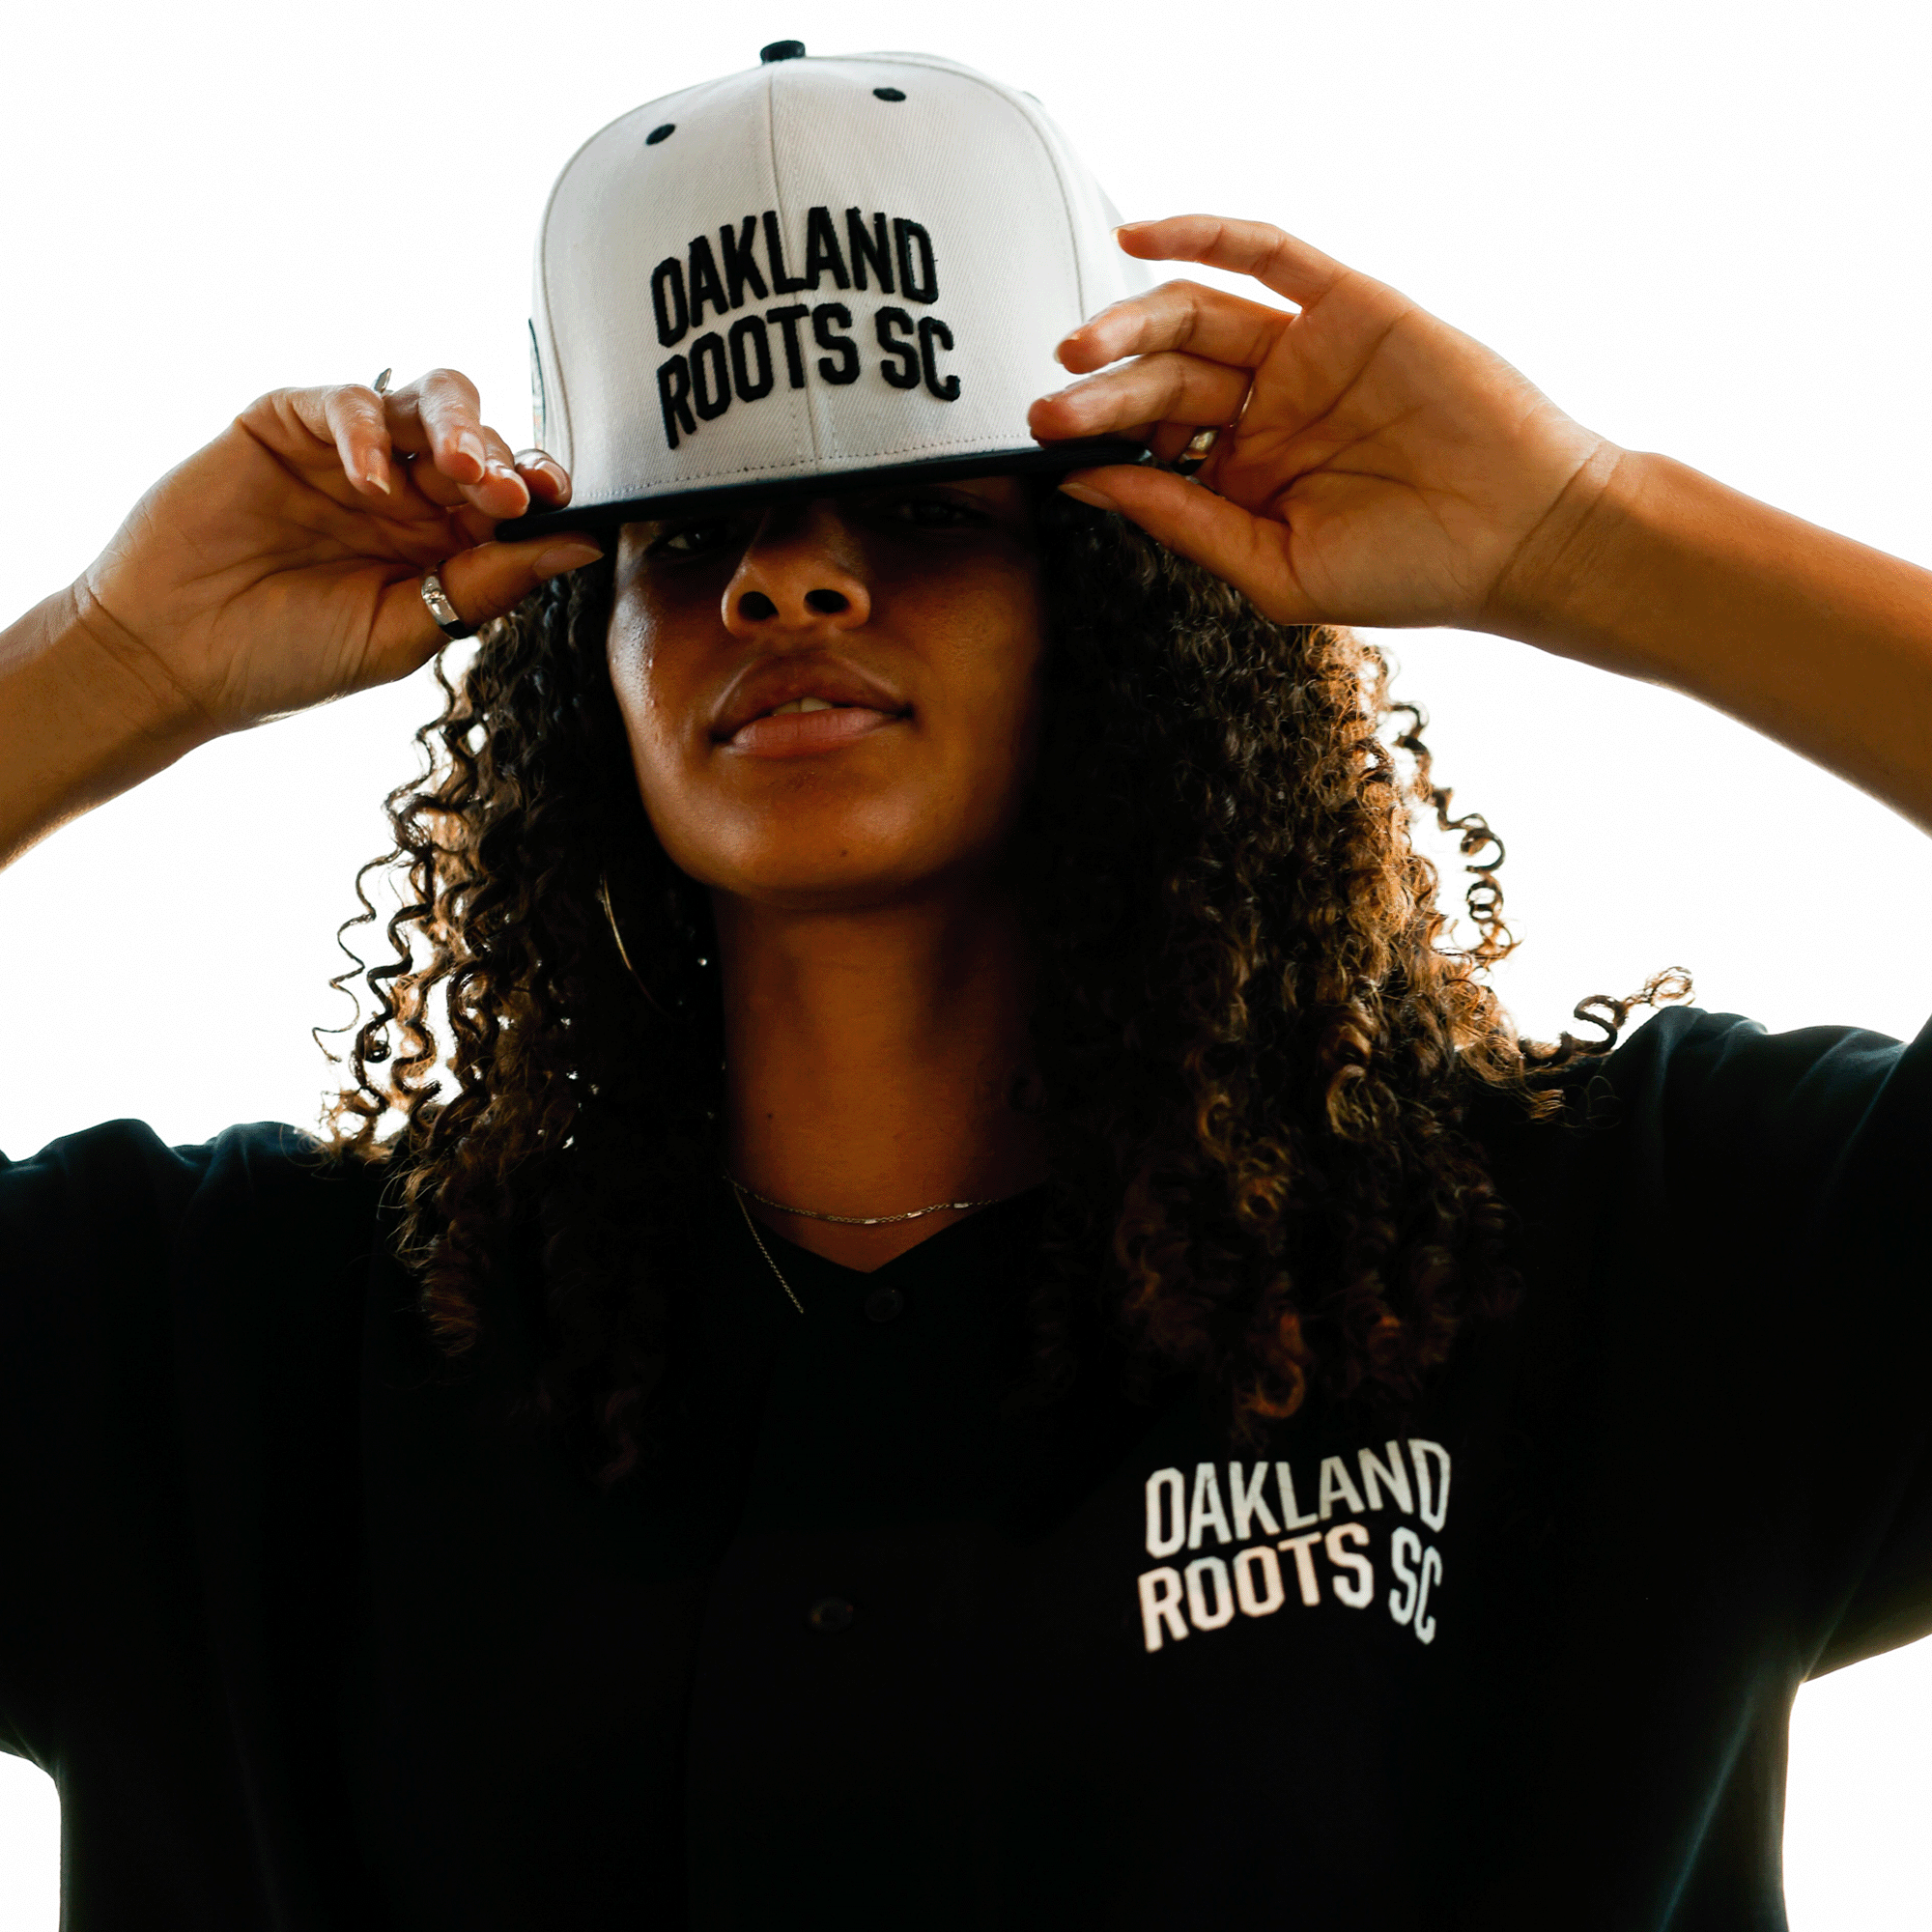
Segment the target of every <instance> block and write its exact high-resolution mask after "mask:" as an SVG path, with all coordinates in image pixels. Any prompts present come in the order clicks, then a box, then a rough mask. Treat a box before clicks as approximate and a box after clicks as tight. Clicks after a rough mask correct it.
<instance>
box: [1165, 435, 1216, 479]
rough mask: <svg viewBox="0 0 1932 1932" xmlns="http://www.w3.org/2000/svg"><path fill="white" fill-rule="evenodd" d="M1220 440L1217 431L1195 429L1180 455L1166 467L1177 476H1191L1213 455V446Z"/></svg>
mask: <svg viewBox="0 0 1932 1932" xmlns="http://www.w3.org/2000/svg"><path fill="white" fill-rule="evenodd" d="M1219 440H1221V432H1220V431H1219V430H1218V429H1197V430H1196V431H1195V432H1194V434H1193V435H1192V436H1190V437H1189V438H1188V439H1187V441H1186V443H1185V445H1184V446H1183V447H1182V449H1181V451H1180V454H1179V456H1177V457H1176V458H1175V459H1174V461H1173V462H1172V463H1170V464H1169V465H1168V466H1167V467H1168V468H1169V469H1171V470H1173V471H1174V473H1175V474H1176V475H1177V476H1192V475H1193V474H1194V472H1195V471H1196V470H1197V469H1200V468H1201V466H1202V465H1203V464H1204V463H1206V462H1207V461H1208V457H1209V456H1211V455H1212V454H1213V451H1214V445H1215V443H1217V442H1218V441H1219Z"/></svg>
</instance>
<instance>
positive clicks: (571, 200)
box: [503, 42, 1146, 535]
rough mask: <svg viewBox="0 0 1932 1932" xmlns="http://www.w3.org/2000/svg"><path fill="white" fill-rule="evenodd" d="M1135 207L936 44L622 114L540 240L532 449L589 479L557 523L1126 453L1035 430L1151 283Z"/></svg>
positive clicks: (1032, 104) (554, 205) (558, 200)
mask: <svg viewBox="0 0 1932 1932" xmlns="http://www.w3.org/2000/svg"><path fill="white" fill-rule="evenodd" d="M1117 220H1118V216H1117V215H1116V213H1115V212H1114V210H1113V207H1112V205H1111V204H1110V203H1109V202H1108V200H1107V198H1106V196H1105V195H1104V194H1103V193H1102V192H1101V190H1100V188H1099V185H1098V184H1097V183H1096V182H1095V181H1094V178H1093V176H1092V175H1091V174H1090V173H1089V172H1088V171H1087V169H1086V168H1085V166H1084V165H1083V164H1082V163H1081V161H1080V160H1079V158H1078V156H1075V154H1074V153H1073V151H1072V149H1071V147H1070V146H1069V145H1068V144H1067V142H1066V139H1065V136H1064V135H1063V134H1062V133H1061V132H1060V130H1059V128H1056V127H1055V126H1054V124H1053V122H1052V121H1051V119H1050V118H1049V117H1048V116H1047V114H1046V113H1045V111H1044V110H1043V109H1042V108H1041V107H1040V105H1039V103H1038V102H1037V100H1035V99H1033V98H1032V97H1031V96H1029V95H1025V94H1022V93H1020V92H1018V91H1017V90H1015V89H1012V88H1009V87H1006V86H1003V85H1002V84H1001V83H1000V82H998V81H995V80H991V79H989V78H987V77H986V76H985V75H983V74H980V73H977V72H975V71H973V70H971V69H970V68H965V67H961V66H959V65H957V64H956V63H954V62H952V61H946V60H941V59H938V58H936V57H934V56H931V55H927V54H890V53H887V54H855V55H849V56H841V57H838V58H835V59H807V58H805V57H803V49H802V48H800V47H799V46H798V43H795V42H793V43H780V44H779V46H777V47H775V48H768V49H766V55H765V59H764V61H763V62H762V64H761V65H760V66H759V67H757V68H753V69H752V70H750V71H746V72H742V73H735V74H730V75H727V76H725V78H724V79H722V80H714V81H709V82H706V83H704V84H703V85H701V86H697V87H692V88H687V89H685V90H684V91H682V92H681V93H677V94H671V95H667V96H665V97H664V98H663V99H658V100H653V101H650V102H648V103H646V104H645V105H644V106H642V107H639V108H638V109H636V110H635V111H634V112H632V113H629V114H626V115H624V116H623V117H622V118H621V119H619V120H617V121H614V122H612V123H611V125H610V126H609V127H608V128H604V129H603V130H602V131H601V132H599V133H597V134H595V135H593V136H592V137H591V139H590V140H589V141H587V142H585V144H584V145H583V146H582V148H581V149H580V150H579V151H578V153H577V154H576V155H575V156H573V157H572V159H571V160H570V162H569V163H568V165H566V167H565V168H564V170H563V172H562V174H561V175H560V176H559V177H558V180H557V183H556V185H555V186H554V189H553V190H552V192H551V197H550V201H549V204H548V205H547V207H546V209H545V211H544V216H543V221H542V224H541V227H540V230H539V233H538V238H537V249H536V274H535V295H534V300H533V314H532V318H531V325H530V332H531V342H532V387H533V391H534V394H535V398H536V402H537V415H538V423H537V440H538V442H539V444H540V445H541V446H543V447H544V448H547V449H549V450H550V451H551V452H552V454H554V456H555V457H556V458H557V459H558V460H559V461H560V462H561V463H563V464H564V466H565V467H566V468H567V469H569V470H570V471H571V473H572V477H573V480H574V483H575V497H574V501H573V506H572V510H571V512H570V513H568V518H567V520H568V521H571V522H573V523H579V524H581V523H582V522H584V521H585V520H586V517H587V516H588V517H590V518H591V520H593V521H594V520H595V513H597V512H602V513H603V520H604V521H607V522H608V521H611V520H612V518H613V516H614V514H615V513H617V512H620V511H628V512H630V513H631V514H634V515H639V516H643V515H661V514H667V513H668V511H669V509H670V507H671V506H672V505H673V504H677V503H681V502H682V500H683V499H685V498H688V497H696V498H699V499H709V498H712V497H715V496H717V495H718V494H719V493H723V492H726V491H729V492H732V493H737V492H751V491H769V490H771V489H773V488H774V487H781V488H790V489H798V488H810V487H812V486H813V485H818V484H830V483H832V482H834V481H836V480H853V481H856V480H861V479H863V478H865V477H867V476H870V475H871V474H873V473H874V472H878V471H884V470H891V471H894V472H897V471H899V470H901V469H918V470H934V471H937V470H939V469H945V470H949V471H952V473H964V472H966V471H967V470H970V469H974V468H980V469H993V468H1014V469H1026V468H1033V467H1056V466H1057V467H1061V468H1065V467H1070V465H1071V464H1073V463H1076V462H1082V461H1085V462H1093V461H1095V460H1102V459H1103V458H1104V457H1105V456H1106V455H1108V454H1109V453H1111V454H1112V459H1113V460H1116V461H1118V460H1120V459H1121V452H1120V451H1119V450H1117V449H1116V450H1111V452H1109V451H1102V450H1099V449H1094V450H1083V449H1075V448H1068V447H1061V448H1058V449H1048V450H1042V449H1041V448H1040V447H1039V446H1038V445H1037V444H1035V443H1034V441H1033V440H1032V439H1031V437H1030V436H1029V435H1028V433H1027V428H1026V412H1027V407H1028V405H1029V404H1030V403H1031V402H1032V401H1033V400H1034V398H1035V397H1037V396H1038V395H1041V394H1043V393H1045V392H1046V391H1048V390H1049V389H1052V388H1056V387H1058V386H1059V385H1060V384H1062V383H1064V382H1065V374H1064V372H1063V371H1062V370H1061V369H1060V366H1059V365H1058V363H1056V362H1055V361H1054V359H1053V347H1054V344H1055V343H1056V342H1057V341H1058V340H1059V339H1060V337H1061V336H1062V335H1064V334H1065V332H1066V331H1067V330H1068V329H1070V328H1072V327H1075V326H1076V325H1077V324H1078V323H1080V322H1081V321H1083V320H1084V319H1085V318H1086V317H1087V316H1089V315H1091V314H1093V313H1094V311H1095V310H1097V309H1099V308H1102V307H1104V306H1105V305H1106V304H1107V303H1108V302H1110V301H1115V300H1118V299H1120V298H1122V296H1125V295H1128V294H1131V293H1133V292H1135V291H1136V290H1138V289H1140V288H1143V287H1145V286H1146V277H1145V273H1144V271H1143V270H1142V269H1141V268H1140V265H1139V264H1137V263H1135V262H1133V261H1131V260H1130V259H1129V258H1128V257H1127V256H1125V255H1123V254H1122V252H1121V250H1120V248H1119V247H1118V245H1117V244H1116V242H1115V241H1114V237H1113V228H1114V225H1115V223H1116V221H1117ZM565 520H566V519H565V517H564V516H563V515H561V514H559V513H549V514H546V515H544V516H542V517H540V518H539V517H532V518H527V519H525V520H523V525H525V526H530V527H535V526H537V525H538V524H539V523H542V524H550V523H557V522H561V521H565ZM503 533H504V534H505V535H514V534H516V533H517V529H516V528H513V527H509V526H506V528H505V530H504V532H503Z"/></svg>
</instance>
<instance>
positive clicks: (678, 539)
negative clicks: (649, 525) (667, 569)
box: [646, 518, 732, 556]
mask: <svg viewBox="0 0 1932 1932" xmlns="http://www.w3.org/2000/svg"><path fill="white" fill-rule="evenodd" d="M731 533H732V526H731V525H730V524H729V523H727V522H725V520H724V519H722V518H714V519H712V520H710V521H708V522H705V523H693V524H677V525H674V526H672V527H671V528H670V529H668V530H665V531H662V532H661V533H660V534H659V535H657V536H655V537H653V538H652V539H651V543H650V548H649V550H648V552H647V553H646V554H648V555H651V556H698V555H701V554H703V553H704V552H706V551H710V550H717V549H718V548H719V547H720V546H721V545H724V544H726V543H728V542H729V541H730V540H731Z"/></svg>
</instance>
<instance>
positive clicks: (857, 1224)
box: [725, 1174, 1024, 1315]
mask: <svg viewBox="0 0 1932 1932" xmlns="http://www.w3.org/2000/svg"><path fill="white" fill-rule="evenodd" d="M725 1179H726V1180H727V1181H730V1183H731V1199H732V1200H733V1201H735V1202H736V1203H737V1204H738V1212H739V1213H740V1214H742V1215H743V1216H744V1217H745V1230H746V1232H747V1233H748V1234H749V1235H750V1236H751V1237H752V1239H753V1241H755V1242H756V1243H757V1245H758V1252H759V1253H760V1254H761V1255H763V1256H764V1258H765V1265H766V1266H767V1267H768V1268H770V1269H771V1271H772V1273H773V1274H775V1275H776V1276H777V1277H778V1284H779V1286H780V1287H781V1289H783V1290H784V1293H785V1299H786V1300H787V1301H789V1302H790V1303H791V1305H792V1306H793V1307H794V1308H796V1309H797V1310H798V1312H799V1313H800V1314H801V1315H803V1314H804V1313H805V1303H804V1302H802V1301H801V1300H800V1299H799V1298H798V1294H797V1292H796V1291H795V1290H794V1289H793V1288H792V1285H791V1283H790V1282H788V1281H787V1280H786V1279H785V1278H784V1269H783V1268H781V1267H780V1266H779V1264H778V1263H777V1262H776V1261H775V1260H774V1259H773V1257H772V1251H771V1249H769V1248H768V1247H766V1246H765V1237H764V1236H762V1235H761V1234H759V1232H758V1224H757V1222H756V1221H754V1220H753V1218H752V1210H751V1209H750V1208H747V1207H746V1206H745V1197H746V1195H748V1194H749V1195H751V1197H752V1199H753V1201H755V1202H757V1203H758V1205H759V1206H760V1207H761V1208H776V1209H777V1210H778V1211H779V1212H780V1213H781V1214H798V1215H802V1216H803V1217H804V1218H805V1219H806V1220H808V1221H837V1222H838V1224H839V1225H840V1226H841V1227H846V1228H884V1227H889V1226H891V1225H892V1224H893V1223H894V1222H895V1221H917V1220H919V1219H920V1218H921V1216H922V1215H925V1214H938V1213H942V1212H944V1210H945V1209H947V1208H995V1207H997V1206H998V1205H999V1204H1000V1202H1002V1201H1010V1200H1011V1199H1012V1198H1013V1197H1012V1196H1011V1195H1010V1194H1001V1195H997V1196H995V1197H994V1199H993V1200H991V1201H936V1202H934V1203H933V1205H932V1206H931V1207H930V1208H915V1209H914V1210H913V1211H912V1212H911V1213H910V1214H874V1215H870V1216H862V1215H857V1214H815V1213H813V1212H812V1211H811V1210H810V1208H787V1207H786V1206H785V1205H784V1203H783V1202H782V1201H768V1200H766V1198H765V1197H764V1196H763V1195H762V1194H759V1193H757V1192H755V1191H754V1190H753V1189H752V1188H750V1187H747V1186H746V1185H745V1183H744V1182H743V1181H742V1180H735V1179H732V1177H731V1176H730V1175H728V1174H727V1175H726V1176H725ZM1022 1191H1024V1190H1022Z"/></svg>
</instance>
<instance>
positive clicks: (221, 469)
mask: <svg viewBox="0 0 1932 1932" xmlns="http://www.w3.org/2000/svg"><path fill="white" fill-rule="evenodd" d="M569 497H570V479H569V478H568V477H567V476H566V475H565V474H564V472H563V470H562V469H561V467H560V466H559V465H557V464H556V463H555V462H554V460H553V459H552V458H550V457H548V456H546V455H544V454H542V452H540V451H528V452H526V453H525V454H524V455H523V457H521V458H519V457H517V456H514V455H513V454H512V453H511V450H510V447H509V445H508V444H507V443H506V442H505V441H504V440H503V439H502V437H500V436H499V435H498V434H497V432H496V431H495V430H493V429H491V428H489V427H488V426H487V425H486V424H485V423H483V422H482V420H481V418H480V414H479V408H478V401H477V394H476V390H475V387H474V386H473V385H472V384H470V382H469V379H468V378H467V377H465V376H462V375H459V374H457V373H456V372H455V371H454V370H448V369H437V370H432V371H431V372H430V373H429V374H428V375H426V376H424V377H422V378H421V379H420V380H418V381H417V382H414V383H412V384H410V385H409V386H408V387H407V388H404V389H400V390H397V391H395V392H393V393H392V394H389V395H386V396H382V395H378V394H377V393H376V391H375V390H374V389H371V388H365V387H362V386H361V385H359V384H342V385H339V386H336V387H333V388H324V389H277V390H275V391H273V392H272V393H270V394H269V395H266V396H263V397H262V398H261V399H260V400H259V401H257V402H255V403H252V404H250V405H249V407H248V408H247V409H245V410H244V411H242V412H241V415H239V416H238V417H237V418H236V419H235V421H234V422H233V423H231V424H230V425H229V427H228V428H227V429H226V430H224V431H223V432H222V434H221V435H220V436H218V437H216V438H215V440H213V442H211V443H210V444H208V446H207V447H206V448H205V449H201V450H199V451H197V452H196V453H195V454H194V455H193V456H191V457H189V458H188V459H187V461H186V462H185V463H184V464H182V465H181V466H180V467H179V468H178V469H173V470H171V471H170V472H169V473H168V474H167V475H166V476H164V477H162V478H161V480H160V481H159V482H158V483H156V485H155V487H154V488H153V489H152V490H150V491H149V492H148V494H147V495H146V496H145V497H142V499H141V500H140V502H139V503H137V504H136V505H135V506H134V509H133V510H132V512H131V513H130V514H129V516H128V520H127V522H126V523H124V524H123V525H122V526H121V528H120V529H119V531H118V532H116V534H115V536H114V539H113V541H112V542H111V543H109V545H108V546H107V548H106V550H104V551H103V552H102V553H101V554H100V555H99V558H97V559H96V561H95V562H94V563H93V564H91V565H90V566H89V567H88V569H87V570H86V571H84V572H83V573H82V575H81V577H80V578H79V580H78V581H77V582H75V584H74V585H73V588H72V590H71V593H69V595H70V597H71V609H70V611H69V612H68V622H69V623H70V624H71V625H73V626H75V627H77V628H78V629H79V630H80V631H81V632H82V633H84V634H85V636H86V637H87V639H89V640H90V641H91V642H92V643H93V644H94V645H95V646H96V647H97V648H98V651H99V652H102V653H105V661H106V662H111V663H112V664H113V665H114V666H115V667H116V670H117V676H116V678H115V680H114V682H115V684H116V685H117V687H118V689H119V690H120V692H121V693H122V694H123V695H124V701H137V702H138V701H145V703H146V704H148V705H151V706H152V715H151V716H150V717H149V718H148V719H147V720H144V721H142V728H143V730H144V732H145V733H146V734H148V735H150V736H151V737H158V738H167V739H173V740H176V741H178V742H179V743H182V744H186V743H194V742H199V741H200V740H202V739H204V738H209V737H213V736H216V735H218V734H219V733H222V732H227V731H237V730H242V729H245V728H246V727H247V726H249V725H256V724H260V723H261V722H263V721H264V720H266V719H270V718H274V717H278V716H281V715H283V714H285V713H288V712H292V711H298V710H301V709H303V708H304V707H305V706H308V705H312V704H320V703H323V702H325V701H326V700H327V699H328V698H331V697H337V696H343V695H344V694H345V693H348V692H353V691H360V690H364V689H366V688H367V687H369V686H371V685H378V684H384V683H387V682H389V681H390V680H391V679H394V678H399V677H403V676H405V675H407V674H408V673H409V672H410V671H412V670H414V669H415V668H417V667H418V666H419V665H421V664H422V663H423V662H424V661H425V660H427V659H428V658H430V657H431V656H433V655H434V654H435V652H436V651H437V649H438V648H439V647H440V645H441V644H442V642H443V641H444V638H443V633H442V632H441V630H440V628H439V627H438V625H437V623H436V621H435V619H434V618H432V617H431V615H430V613H429V611H428V610H427V609H426V607H425V606H424V604H423V601H422V596H421V580H422V577H423V574H424V573H425V572H426V571H428V570H432V569H434V570H437V571H438V572H439V573H440V577H441V580H442V584H443V588H444V590H445V591H446V592H447V594H448V596H449V599H450V601H451V603H452V604H453V605H454V606H455V607H456V610H457V611H458V613H459V614H460V615H461V616H462V617H463V619H464V620H465V621H466V622H468V623H470V624H481V623H484V622H486V621H488V620H489V619H490V618H492V617H497V616H500V615H502V614H503V612H505V611H508V610H510V609H511V607H512V606H514V605H515V604H516V603H518V602H519V600H521V599H522V598H523V597H525V596H526V595H527V594H528V592H529V591H530V590H532V589H533V588H534V587H535V586H536V585H537V584H538V583H540V582H542V581H543V580H544V579H545V578H547V577H553V576H555V575H556V574H557V573H559V572H561V571H566V570H572V569H575V568H577V567H578V566H579V565H581V564H584V563H588V562H589V561H591V560H592V559H593V558H594V557H595V556H597V555H598V554H599V553H598V548H597V546H596V545H595V544H594V543H593V542H591V541H590V540H589V539H588V538H587V537H580V536H550V537H542V538H537V539H533V540H530V541H526V542H523V543H506V544H499V543H495V542H492V541H491V540H490V538H491V531H492V530H493V528H494V527H495V526H496V525H497V523H498V522H499V521H501V520H503V519H506V518H510V517H515V516H519V515H521V514H522V513H523V512H524V511H525V510H526V508H528V507H529V506H530V504H531V502H532V499H535V501H536V502H537V504H538V506H539V507H542V508H557V507H560V506H562V505H563V504H564V503H566V502H568V501H569ZM122 672H125V673H127V677H125V678H123V677H121V676H119V675H118V673H122Z"/></svg>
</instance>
